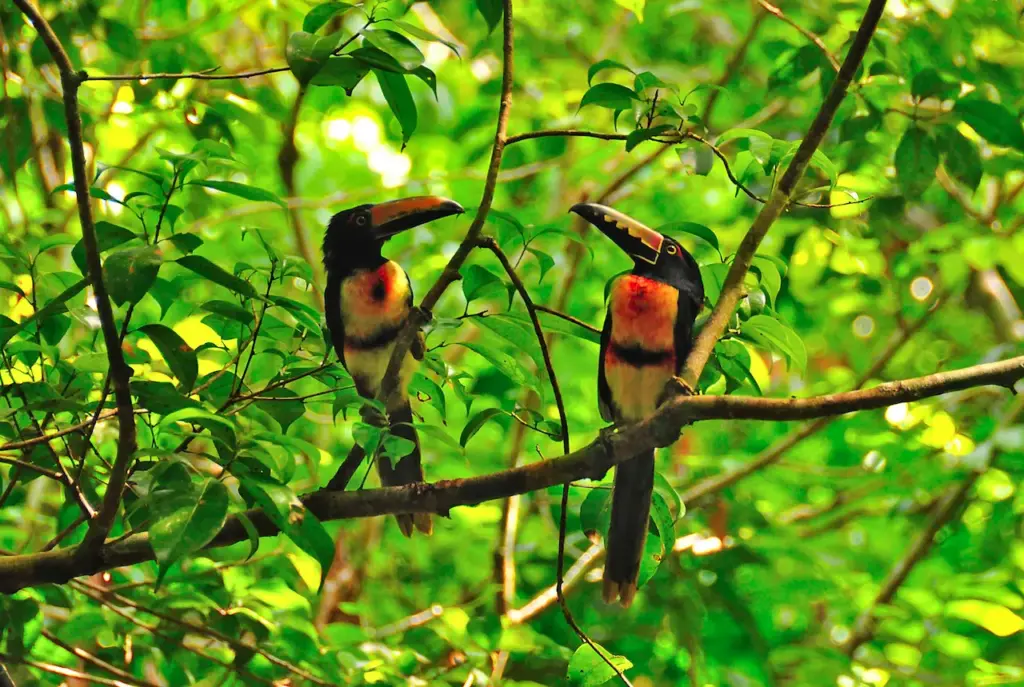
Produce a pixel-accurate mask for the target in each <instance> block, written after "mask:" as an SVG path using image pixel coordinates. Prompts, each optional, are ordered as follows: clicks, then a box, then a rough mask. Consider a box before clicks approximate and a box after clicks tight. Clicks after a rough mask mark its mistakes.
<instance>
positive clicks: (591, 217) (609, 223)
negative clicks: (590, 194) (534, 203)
mask: <svg viewBox="0 0 1024 687" xmlns="http://www.w3.org/2000/svg"><path fill="white" fill-rule="evenodd" d="M569 212H575V213H576V214H577V215H579V216H580V217H582V218H583V219H585V220H587V221H588V222H590V223H591V224H593V225H594V226H595V227H597V228H598V229H600V230H601V233H602V234H604V235H605V236H607V237H608V238H610V239H611V240H612V241H614V242H615V245H616V246H618V247H619V248H621V249H622V250H623V251H625V252H626V254H627V255H629V257H631V258H633V260H634V261H635V262H647V263H650V264H652V265H654V264H656V263H657V262H658V258H659V257H660V256H661V247H662V246H663V245H664V243H665V237H664V236H662V235H661V234H659V233H658V232H656V231H654V230H653V229H651V228H650V227H647V226H645V225H643V224H641V223H640V222H638V221H636V220H635V219H633V218H632V217H630V216H629V215H624V214H622V213H621V212H619V211H618V210H613V209H612V208H610V207H608V206H606V205H598V204H597V203H577V204H576V205H573V206H572V207H571V208H569Z"/></svg>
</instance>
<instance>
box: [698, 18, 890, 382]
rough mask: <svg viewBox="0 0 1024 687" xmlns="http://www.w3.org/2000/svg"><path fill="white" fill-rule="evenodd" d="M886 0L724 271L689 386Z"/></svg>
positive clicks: (860, 33) (863, 29)
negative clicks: (728, 266)
mask: <svg viewBox="0 0 1024 687" xmlns="http://www.w3.org/2000/svg"><path fill="white" fill-rule="evenodd" d="M885 1H886V0H871V2H870V4H869V5H868V9H867V11H866V12H865V13H864V18H863V19H862V20H861V25H860V28H859V29H857V35H856V36H855V37H854V39H853V44H852V45H851V46H850V51H849V53H847V55H846V59H845V60H844V61H843V65H842V68H841V69H840V70H839V73H838V74H837V75H836V79H835V81H834V82H833V83H832V88H830V89H829V92H828V95H827V96H826V97H825V102H824V103H822V106H821V109H820V110H818V114H817V116H815V118H814V121H813V122H812V123H811V126H810V129H808V131H807V135H806V136H805V137H804V139H803V141H801V143H800V147H799V148H798V149H797V151H796V154H795V155H794V156H793V160H792V161H791V162H790V163H789V166H788V167H786V171H785V172H784V173H783V174H782V178H781V179H780V180H779V183H778V185H776V187H775V190H774V191H773V192H772V195H771V197H770V198H769V199H768V203H767V204H766V205H765V206H764V207H763V208H761V212H760V213H758V215H757V218H755V219H754V223H753V225H752V226H751V227H750V230H749V231H748V232H747V235H746V236H745V237H744V238H743V241H742V243H741V244H740V247H739V250H737V251H736V258H735V259H734V260H733V263H732V267H730V268H729V273H728V275H726V278H725V283H724V284H723V286H722V291H721V294H720V295H719V297H718V302H717V303H716V304H715V309H714V310H713V311H712V313H711V317H710V318H709V319H708V322H707V324H705V325H704V328H703V329H701V332H700V334H699V335H698V336H697V339H696V341H695V342H694V344H693V349H692V350H691V352H690V355H689V357H688V358H687V360H686V366H685V368H684V369H683V372H682V374H681V375H680V376H681V377H682V378H683V380H684V381H685V382H686V383H687V384H688V385H689V386H690V387H691V388H696V385H697V379H698V378H699V377H700V373H701V372H702V371H703V370H704V365H705V364H707V361H708V358H710V357H711V351H712V350H713V349H714V347H715V344H716V343H718V340H719V339H720V338H721V337H722V333H723V332H725V327H726V325H727V324H728V322H729V319H730V318H731V317H732V313H733V311H734V310H735V309H736V304H737V303H738V302H739V299H740V296H741V295H742V292H743V279H744V277H745V276H746V274H747V271H748V270H749V269H750V265H751V261H752V260H753V258H754V253H756V252H757V247H758V246H759V245H760V244H761V241H762V239H764V237H765V235H766V234H767V233H768V230H769V229H770V228H771V226H772V224H774V223H775V220H776V219H778V218H779V216H780V215H782V213H783V211H784V210H785V209H786V207H787V206H788V205H789V204H790V200H791V199H792V196H793V193H794V192H795V191H796V185H797V183H798V182H799V181H800V179H801V178H802V177H803V175H804V171H805V170H806V169H807V166H808V164H810V161H811V156H812V155H814V151H815V150H817V148H818V146H819V145H820V144H821V141H822V139H824V137H825V134H826V132H827V131H828V129H829V126H830V125H831V124H832V119H833V117H835V114H836V110H838V109H839V105H840V103H842V101H843V98H844V97H845V96H846V91H847V89H848V88H849V86H850V83H851V82H852V81H853V77H854V75H855V74H856V73H857V69H858V68H859V67H860V63H861V61H862V60H863V59H864V53H865V52H867V49H868V45H869V44H870V43H871V37H872V36H873V35H874V33H875V28H876V27H877V26H878V22H879V20H880V19H881V17H882V12H883V11H884V10H885Z"/></svg>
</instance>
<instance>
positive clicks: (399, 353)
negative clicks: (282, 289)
mask: <svg viewBox="0 0 1024 687" xmlns="http://www.w3.org/2000/svg"><path fill="white" fill-rule="evenodd" d="M502 7H503V21H502V70H501V100H500V104H499V106H498V123H497V126H496V127H495V132H494V145H493V147H492V148H491V161H490V164H489V165H488V166H487V177H486V180H485V181H484V192H483V195H482V196H481V198H480V205H479V206H478V207H477V211H476V217H474V218H473V222H472V224H470V225H469V230H468V231H467V232H466V236H465V238H463V239H462V243H460V244H459V247H458V248H457V249H456V250H455V253H454V254H453V255H452V257H451V258H449V260H448V264H447V265H445V268H444V270H443V271H442V272H441V275H440V276H439V277H438V278H437V281H435V282H434V285H433V286H432V287H430V290H429V291H428V292H427V294H426V295H425V296H424V297H423V300H422V301H420V305H419V308H417V309H415V310H413V311H412V313H410V315H409V319H408V321H407V322H406V324H405V326H404V327H403V328H402V331H401V332H400V333H399V335H398V337H397V338H396V339H395V346H394V348H393V349H392V352H391V360H389V361H388V367H387V371H386V372H385V373H384V378H383V379H382V380H381V386H380V392H379V393H378V394H377V398H378V400H382V401H385V403H386V400H387V399H389V398H390V397H391V396H392V395H393V394H394V392H395V388H396V386H397V384H398V372H399V369H400V368H401V366H402V361H403V360H405V356H406V353H408V352H409V348H410V347H411V346H412V342H413V339H414V338H415V336H416V333H417V332H418V331H419V329H420V327H421V326H422V325H423V324H424V323H425V322H426V321H427V319H428V318H429V313H430V311H431V309H433V307H434V306H435V305H436V304H437V302H438V300H440V299H441V296H442V295H443V294H444V292H445V291H446V290H447V289H448V287H449V286H451V285H452V284H453V283H455V281H456V280H458V279H459V277H460V275H459V270H460V269H461V268H462V265H463V263H465V262H466V258H468V257H469V254H470V252H471V251H472V250H473V249H474V248H475V247H476V244H477V239H479V238H480V233H481V232H482V231H483V228H484V222H485V221H486V220H487V215H488V214H489V213H490V211H491V204H492V203H493V202H494V190H495V186H496V185H497V183H498V171H499V170H500V169H501V158H502V154H503V153H504V152H505V143H506V140H507V139H508V119H509V113H510V112H511V110H512V76H513V58H514V44H515V32H514V28H513V22H512V0H503V1H502Z"/></svg>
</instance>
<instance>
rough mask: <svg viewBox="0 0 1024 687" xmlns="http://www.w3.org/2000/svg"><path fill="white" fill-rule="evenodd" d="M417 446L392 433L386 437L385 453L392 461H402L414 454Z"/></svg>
mask: <svg viewBox="0 0 1024 687" xmlns="http://www.w3.org/2000/svg"><path fill="white" fill-rule="evenodd" d="M415 449H416V444H415V443H413V442H412V441H409V440H408V439H406V438H405V437H400V436H397V435H395V434H391V433H390V432H389V433H388V434H387V435H385V436H384V453H385V454H386V455H387V456H388V457H389V458H391V459H392V460H400V459H402V458H405V457H406V456H407V455H409V454H410V453H412V452H413V451H414V450H415Z"/></svg>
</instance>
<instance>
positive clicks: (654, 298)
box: [609, 274, 679, 351]
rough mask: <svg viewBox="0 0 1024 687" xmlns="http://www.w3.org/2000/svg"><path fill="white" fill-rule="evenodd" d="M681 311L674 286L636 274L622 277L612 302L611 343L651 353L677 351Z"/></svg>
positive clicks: (610, 300)
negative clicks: (676, 335) (676, 336)
mask: <svg viewBox="0 0 1024 687" xmlns="http://www.w3.org/2000/svg"><path fill="white" fill-rule="evenodd" d="M678 309H679V291H678V290H677V289H676V288H675V287H673V286H669V285H668V284H663V283H661V282H658V281H655V280H653V279H648V278H647V277H641V276H637V275H634V274H629V275H626V276H624V277H621V278H619V279H617V280H616V281H615V283H614V284H613V285H612V290H611V297H610V299H609V316H610V317H611V318H612V332H611V338H612V341H614V342H615V343H617V344H620V345H623V346H643V347H644V348H646V349H647V350H650V351H665V350H667V351H671V350H674V349H675V322H676V313H677V311H678Z"/></svg>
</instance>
